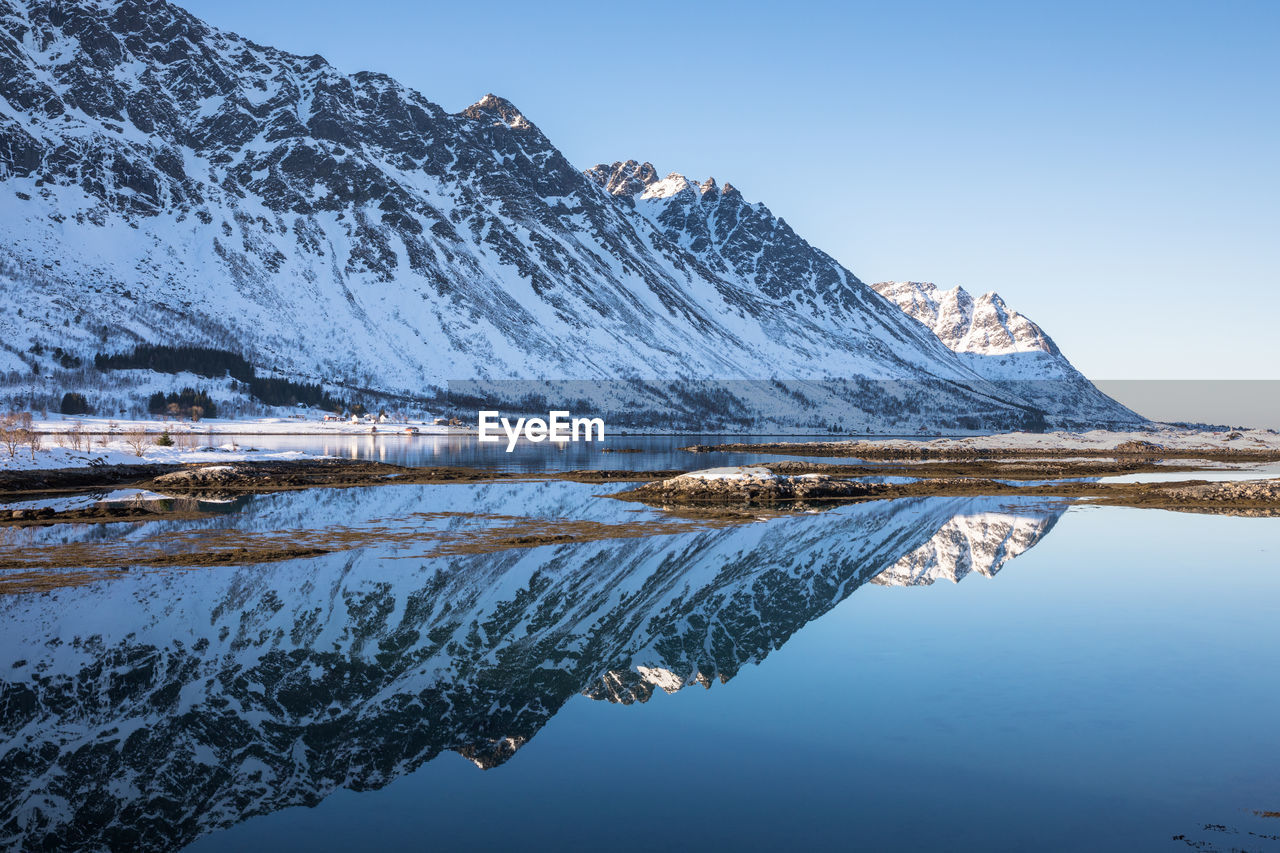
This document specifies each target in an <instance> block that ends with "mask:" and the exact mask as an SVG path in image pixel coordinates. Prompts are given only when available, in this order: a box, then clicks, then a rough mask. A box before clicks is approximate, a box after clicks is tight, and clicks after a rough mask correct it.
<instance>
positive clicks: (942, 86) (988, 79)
mask: <svg viewBox="0 0 1280 853" xmlns="http://www.w3.org/2000/svg"><path fill="white" fill-rule="evenodd" d="M179 2H180V4H181V5H183V6H185V7H186V8H188V9H190V10H191V11H192V12H194V13H195V14H197V15H199V16H200V17H202V18H204V19H205V20H207V21H209V22H211V23H213V24H215V25H217V26H219V27H222V28H224V29H230V30H233V31H235V32H238V33H240V34H241V35H244V36H246V37H249V38H251V39H253V40H255V41H258V42H261V43H265V44H271V45H274V46H276V47H281V48H284V49H286V50H291V51H294V52H297V53H302V54H311V53H320V54H322V55H323V56H324V57H325V58H326V59H328V60H329V61H330V62H331V63H333V64H334V65H336V66H338V67H339V68H340V69H342V70H344V71H349V72H354V71H358V70H362V69H372V70H376V71H382V72H385V73H388V74H390V75H392V76H393V77H396V78H397V79H399V80H400V81H402V82H403V83H405V84H406V85H409V86H411V87H413V88H415V89H418V90H420V91H421V92H422V93H423V94H424V95H425V96H426V97H427V98H429V99H430V100H432V101H434V102H436V103H438V104H440V105H441V106H443V107H444V108H446V109H449V110H459V109H462V108H464V107H465V106H467V105H468V104H470V103H472V102H474V101H475V100H477V99H479V98H480V97H481V96H482V95H483V94H485V93H486V92H494V93H496V94H499V95H502V96H504V97H506V98H508V99H510V100H511V101H513V102H514V103H515V104H516V105H517V106H519V107H520V109H521V110H522V111H523V112H524V113H525V114H526V115H527V116H528V117H529V118H530V119H531V120H532V121H534V122H535V123H536V124H538V125H539V126H540V127H541V128H542V129H543V130H544V131H545V132H546V133H547V135H548V136H550V137H551V139H552V141H553V142H555V143H556V144H557V145H558V146H559V147H560V149H561V150H562V151H563V152H564V153H565V155H566V156H567V157H568V158H569V160H570V161H571V162H573V163H575V164H577V165H579V166H581V167H586V166H589V165H592V164H594V163H597V162H601V161H613V160H620V159H628V158H635V159H640V160H649V161H651V162H652V163H653V164H654V165H655V166H656V167H657V168H658V170H659V171H660V172H663V173H666V172H668V171H679V172H683V173H685V174H687V175H689V176H690V177H697V178H704V177H706V176H708V175H710V176H714V177H715V178H716V179H717V180H719V181H721V182H723V181H726V180H728V181H731V182H732V183H733V184H735V185H736V186H738V187H739V188H740V189H741V190H742V191H743V193H744V194H745V195H746V196H747V197H748V198H749V199H751V200H755V201H763V202H765V203H766V204H768V205H769V206H770V207H771V208H772V209H773V211H774V212H775V213H777V214H779V215H781V216H783V217H785V218H786V219H787V221H788V222H790V223H791V225H792V226H793V227H795V228H796V230H797V231H798V232H799V233H800V234H801V235H803V236H804V237H806V238H807V239H808V240H809V241H810V242H811V243H813V244H814V245H816V246H818V247H820V248H822V249H824V250H826V251H827V252H829V253H831V254H832V255H834V256H835V257H836V258H838V259H839V260H840V261H841V262H843V263H844V264H845V265H846V266H847V267H849V268H850V269H851V270H853V272H855V273H856V274H857V275H859V276H860V277H862V278H863V279H864V280H865V281H869V282H870V281H880V280H883V279H890V278H892V279H915V280H925V281H934V282H937V283H938V284H940V285H942V286H945V287H950V286H952V285H955V284H961V285H963V286H964V287H966V288H968V289H970V290H972V291H975V292H982V291H986V290H996V291H998V292H1000V293H1001V294H1002V295H1004V297H1005V298H1006V300H1007V301H1008V302H1009V303H1010V305H1012V306H1013V307H1014V308H1015V309H1017V310H1019V311H1021V312H1022V313H1024V314H1026V315H1027V316H1029V317H1031V318H1032V319H1034V320H1036V321H1037V322H1039V323H1040V324H1041V325H1042V326H1044V327H1045V328H1046V330H1047V331H1048V332H1049V333H1050V334H1051V335H1053V336H1054V337H1055V338H1056V339H1057V341H1058V343H1059V345H1060V346H1062V348H1063V349H1064V350H1065V352H1066V353H1067V355H1068V356H1069V357H1070V358H1071V359H1072V360H1073V361H1075V363H1076V364H1077V366H1079V367H1080V368H1081V370H1083V371H1084V372H1085V373H1086V374H1087V375H1089V376H1092V377H1095V378H1125V379H1128V378H1265V379H1274V378H1280V3H1277V2H1208V0H1205V1H1204V2H1187V3H1180V2H1132V3H1117V2H1103V3H1091V2H1063V3H1026V2H1018V3H960V2H937V3H928V2H919V3H913V2H889V0H885V2H880V3H874V4H872V3H836V2H831V3H827V2H818V3H803V2H792V3H776V2H775V3H749V2H746V3H743V2H680V3H672V2H658V3H643V4H601V3H567V2H554V0H551V2H535V0H529V2H518V3H506V2H503V3H496V2H488V3H486V2H469V3H463V2H453V3H433V2H421V0H415V1H414V2H410V0H363V1H362V2H359V3H353V2H350V0H341V2H339V0H306V2H301V0H272V2H262V0H253V2H250V0H179Z"/></svg>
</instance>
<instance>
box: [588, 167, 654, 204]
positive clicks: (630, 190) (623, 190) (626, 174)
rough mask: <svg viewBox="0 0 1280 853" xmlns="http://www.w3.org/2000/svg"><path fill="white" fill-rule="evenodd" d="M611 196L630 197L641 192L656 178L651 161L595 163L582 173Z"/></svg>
mask: <svg viewBox="0 0 1280 853" xmlns="http://www.w3.org/2000/svg"><path fill="white" fill-rule="evenodd" d="M584 174H586V176H587V177H588V178H590V179H591V180H592V181H594V182H595V183H597V184H599V185H600V186H602V187H604V189H605V192H607V193H609V194H610V195H613V196H619V197H622V198H631V197H633V196H637V195H639V194H641V193H643V192H644V191H645V190H646V189H647V188H648V187H649V186H650V185H651V184H654V183H656V182H657V180H658V170H657V169H655V168H654V167H653V164H652V163H649V162H647V161H646V162H643V163H641V162H639V161H637V160H625V161H615V162H613V163H597V164H596V165H594V166H592V167H591V168H590V169H587V170H586V172H585V173H584Z"/></svg>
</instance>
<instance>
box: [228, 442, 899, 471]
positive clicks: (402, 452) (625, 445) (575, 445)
mask: <svg viewBox="0 0 1280 853" xmlns="http://www.w3.org/2000/svg"><path fill="white" fill-rule="evenodd" d="M916 437H918V436H916ZM816 438H821V437H814V436H767V435H756V436H743V435H610V436H606V437H605V440H604V441H603V442H599V441H593V442H587V441H580V442H570V443H568V444H563V445H558V446H556V445H549V444H547V443H545V442H541V443H538V444H533V443H531V442H528V441H524V440H523V439H522V440H521V441H519V442H518V443H517V445H516V447H515V449H514V450H512V451H511V452H510V453H508V452H507V442H506V439H505V438H504V439H503V440H502V441H501V442H500V443H497V444H491V443H488V442H486V443H484V444H481V443H480V442H479V441H478V440H477V439H476V438H475V436H466V435H455V436H430V435H419V436H404V435H332V436H323V435H239V436H236V435H226V436H223V435H219V436H216V437H215V439H214V440H215V441H216V442H219V443H221V442H230V441H234V442H238V443H239V444H240V445H241V446H243V447H257V448H262V449H271V450H303V451H306V452H308V453H322V454H324V455H327V456H340V457H343V458H347V459H371V460H373V461H375V462H386V463H389V464H392V465H409V466H415V467H420V466H433V465H462V466H467V467H476V468H492V469H494V470H498V471H530V472H533V471H573V470H587V469H607V468H612V469H619V470H627V471H646V470H647V471H660V470H672V469H680V470H687V469H689V468H691V467H705V468H710V467H714V466H719V465H753V464H755V463H757V462H768V461H777V460H778V459H783V458H792V457H782V456H778V455H776V454H768V455H765V454H760V453H689V452H687V451H683V450H681V449H680V448H681V447H688V446H689V445H691V444H727V443H746V444H763V443H765V442H772V441H811V440H815V439H816ZM618 450H627V451H639V452H624V453H619V452H616V451H618ZM794 458H806V459H813V458H815V457H794ZM839 461H842V462H848V461H849V460H848V459H841V460H839Z"/></svg>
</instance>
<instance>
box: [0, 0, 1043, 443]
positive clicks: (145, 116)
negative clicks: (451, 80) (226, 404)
mask: <svg viewBox="0 0 1280 853" xmlns="http://www.w3.org/2000/svg"><path fill="white" fill-rule="evenodd" d="M0 104H2V108H0V234H2V235H3V238H4V239H3V243H4V247H3V255H4V257H3V258H0V292H3V295H4V297H5V298H6V299H8V300H10V301H11V302H13V303H14V304H16V305H20V306H21V307H22V312H21V314H19V313H17V312H13V313H6V315H5V316H4V317H3V318H0V332H2V333H3V334H0V339H2V340H3V347H2V348H3V349H4V355H3V359H2V361H0V363H7V364H9V365H10V366H17V365H18V364H23V365H26V366H28V367H31V365H32V364H33V359H32V357H31V356H30V355H29V354H28V349H29V347H30V346H31V345H32V344H36V343H39V344H43V345H45V346H46V347H53V346H58V347H61V348H62V349H63V350H65V351H67V352H68V353H71V354H73V355H75V356H77V357H79V358H81V359H87V358H88V357H89V356H90V355H92V354H93V353H95V352H99V351H118V350H122V349H127V348H129V347H131V346H133V345H134V344H136V343H138V342H144V341H145V342H161V343H190V344H201V345H211V346H219V347H225V348H228V349H234V350H236V351H239V352H242V353H244V354H245V355H247V356H248V357H249V358H250V359H251V360H252V361H253V362H254V364H255V365H256V366H258V367H259V368H261V369H263V370H266V371H275V372H278V373H279V374H281V375H285V376H289V377H294V378H298V379H304V380H319V381H324V382H328V383H333V384H336V385H340V386H344V387H347V388H358V389H366V390H370V391H377V392H383V393H395V394H404V395H413V396H423V395H425V396H431V395H432V394H433V393H435V392H438V391H440V390H441V389H443V388H444V387H445V386H446V385H447V384H448V383H449V382H451V381H452V380H482V381H501V380H512V379H516V380H547V379H550V380H564V379H575V380H589V381H597V382H608V381H611V380H619V379H621V380H623V381H626V382H633V381H641V380H659V384H657V385H656V386H648V387H646V388H642V389H641V390H640V392H639V398H638V399H637V400H633V401H632V402H635V403H636V405H634V406H632V407H631V408H633V409H644V410H646V411H648V412H650V413H664V412H669V411H672V410H675V411H685V412H686V413H687V414H689V415H690V417H691V418H692V419H694V420H697V419H698V418H700V417H706V416H708V415H715V413H717V412H721V411H724V410H726V409H730V410H735V411H739V414H740V415H741V419H742V420H743V421H744V422H747V423H750V422H753V420H754V421H759V422H761V424H762V425H764V423H765V422H768V421H774V422H777V421H778V419H779V418H782V419H786V420H789V422H790V423H791V424H792V425H801V424H804V425H807V426H810V427H817V428H823V427H827V426H832V425H835V426H839V425H840V424H839V422H840V420H841V419H846V416H848V415H850V413H856V414H855V415H854V416H852V417H850V418H848V420H849V422H848V423H846V424H845V426H846V427H847V428H853V427H857V428H863V429H905V428H913V427H916V426H921V427H932V428H946V427H953V426H958V425H961V423H962V421H963V422H964V423H965V424H969V425H978V426H991V427H996V426H1013V425H1026V423H1027V419H1028V417H1034V416H1035V415H1034V408H1035V407H1034V404H1032V403H1029V402H1028V401H1027V400H1026V399H1023V398H1022V397H1020V396H1018V394H1017V393H1016V391H1014V390H1011V389H1010V388H1009V387H1001V386H997V385H993V384H992V383H990V382H988V381H986V380H985V379H984V377H983V376H981V375H979V374H977V373H975V372H974V370H973V369H972V368H971V366H970V365H968V364H966V363H965V362H964V361H963V360H962V359H960V358H958V357H957V356H956V354H955V353H953V352H951V351H950V350H949V349H947V348H946V347H945V346H941V345H940V343H939V342H938V340H937V339H936V338H935V337H934V336H933V335H931V334H929V333H928V332H927V331H926V330H923V329H921V328H920V327H919V325H918V324H916V323H913V322H908V321H907V318H905V317H903V316H902V315H901V314H900V313H899V312H896V311H894V310H892V309H891V307H890V306H888V305H886V304H885V303H884V302H883V300H881V299H879V298H878V297H877V296H876V295H875V294H874V293H873V292H872V291H871V290H870V288H868V287H867V286H866V285H864V284H863V283H862V282H860V281H859V280H858V279H857V278H856V277H855V276H854V275H852V274H851V273H849V272H848V271H847V270H844V269H843V268H842V267H840V266H839V264H836V263H835V262H834V261H833V260H832V259H831V258H830V257H828V256H826V255H825V254H823V253H821V252H819V251H817V250H816V249H813V248H812V247H810V246H809V245H808V244H807V243H805V242H804V241H803V240H802V239H801V238H800V237H799V236H797V235H796V234H795V233H794V232H793V231H792V230H791V229H790V228H789V227H788V226H787V225H786V223H785V222H783V221H782V220H781V219H778V218H776V217H774V216H773V215H772V214H771V213H770V212H769V211H768V210H767V208H764V207H763V206H762V205H758V204H749V203H747V202H746V201H745V200H744V199H743V197H742V196H741V194H740V193H739V192H738V191H737V190H735V189H733V188H732V187H730V186H728V185H726V186H725V187H723V188H721V187H719V186H716V185H713V184H703V185H699V186H697V187H694V186H692V185H685V184H681V183H680V180H677V179H673V178H668V179H666V180H662V181H659V180H656V174H653V173H652V168H651V167H645V166H628V164H619V165H618V167H617V168H616V169H614V168H611V169H608V170H606V171H608V174H602V173H601V169H599V168H597V169H593V170H591V171H590V172H589V173H588V174H586V175H584V174H583V173H581V172H579V171H578V170H577V169H575V168H574V167H572V166H571V165H570V164H569V163H568V162H567V161H566V160H565V158H564V157H563V156H562V155H561V154H560V152H559V151H558V150H557V149H556V148H555V146H554V145H552V143H551V142H550V141H549V140H548V139H547V138H546V136H545V135H543V134H542V132H541V131H540V130H539V129H538V128H537V126H536V125H535V124H534V123H533V122H532V121H530V120H529V119H528V118H527V117H526V116H524V115H523V114H522V113H521V112H520V111H519V110H518V109H517V108H516V107H515V106H514V105H512V104H511V103H509V102H508V101H506V100H504V99H502V98H499V97H496V96H493V95H487V96H485V97H484V98H482V99H481V100H480V101H478V102H477V103H475V104H474V105H472V106H471V107H469V108H467V109H466V110H463V111H462V112H460V113H449V112H447V111H445V110H443V109H442V108H440V107H439V106H437V105H436V104H433V103H431V102H430V101H428V100H427V99H425V98H424V97H422V96H421V95H420V94H418V93H417V92H414V91H411V90H408V89H406V88H405V87H403V86H401V85H400V84H399V83H397V82H396V81H395V80H392V79H390V78H387V77H385V76H382V75H378V74H371V73H363V72H362V73H357V74H344V73H341V72H339V71H337V70H336V69H334V68H333V67H331V66H330V65H329V64H328V63H326V62H325V61H324V60H323V59H322V58H321V57H318V56H309V57H307V56H297V55H293V54H289V53H285V52H283V51H278V50H275V49H272V48H270V47H264V46H261V45H257V44H254V43H252V42H249V41H247V40H245V39H242V38H240V37H238V36H236V35H234V34H232V33H227V32H222V31H219V30H216V29H214V28H211V27H209V26H207V25H205V24H203V23H202V22H200V21H199V20H197V19H195V18H194V17H192V16H191V15H189V14H187V13H185V12H184V11H182V10H181V9H179V8H177V7H175V6H172V5H170V4H168V3H166V2H163V0H103V2H96V1H95V2H90V0H0ZM615 171H616V172H617V174H614V172H615ZM686 184H687V182H686ZM15 373H19V374H20V373H22V370H21V368H18V369H17V370H16V371H15ZM47 374H48V371H47V370H46V376H47ZM694 379H702V380H707V379H714V380H746V381H759V383H760V384H759V385H758V386H755V387H752V388H751V389H749V390H742V389H732V388H730V389H727V390H726V389H720V390H718V391H717V392H716V393H715V394H708V393H700V394H689V393H684V392H683V391H682V389H680V388H678V387H675V388H673V387H672V386H671V385H670V384H662V383H664V382H665V383H671V382H675V383H677V384H678V383H681V382H684V381H686V380H694ZM775 379H776V380H784V382H785V381H787V380H792V381H799V382H805V381H807V382H813V383H826V384H825V385H824V387H821V388H817V389H813V388H810V389H808V390H805V389H803V388H800V389H797V387H794V386H792V387H787V388H783V389H777V388H774V387H773V385H772V380H775ZM60 381H63V382H64V383H70V382H73V381H84V377H83V376H80V375H79V374H73V373H71V372H68V373H66V374H65V375H63V376H61V378H60ZM858 381H862V382H900V383H906V384H905V385H902V386H901V387H900V388H899V389H898V390H896V391H893V392H888V391H885V390H884V389H883V388H880V389H877V390H875V391H874V392H872V391H868V390H867V389H866V388H865V387H864V388H861V389H859V388H850V387H849V386H848V383H851V382H852V383H856V382H858ZM655 388H656V389H657V390H656V391H655V390H654V389H655ZM902 389H906V390H902ZM523 390H524V391H525V392H527V391H528V389H527V388H525V389H523ZM633 390H634V389H631V388H630V387H628V389H627V391H626V392H617V391H616V389H610V390H608V391H601V392H600V394H599V396H601V397H606V396H609V395H614V396H618V397H619V398H620V399H622V398H626V399H630V396H629V395H632V394H633ZM712 399H716V400H717V401H718V402H715V403H711V402H708V401H709V400H712ZM726 400H731V403H730V404H729V405H726V404H725V401H726Z"/></svg>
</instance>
